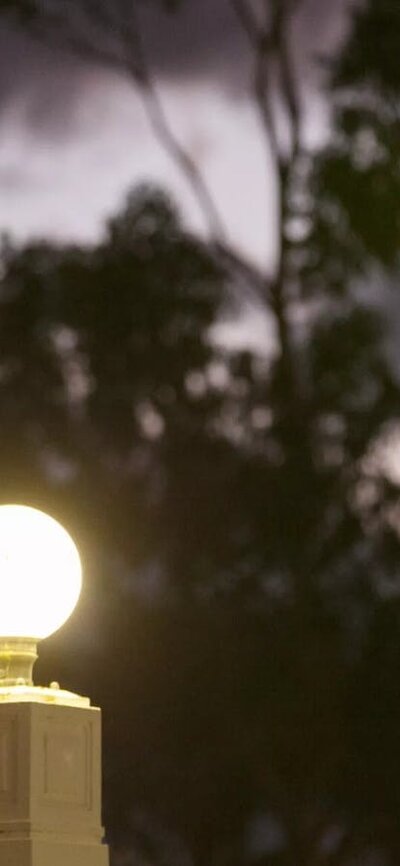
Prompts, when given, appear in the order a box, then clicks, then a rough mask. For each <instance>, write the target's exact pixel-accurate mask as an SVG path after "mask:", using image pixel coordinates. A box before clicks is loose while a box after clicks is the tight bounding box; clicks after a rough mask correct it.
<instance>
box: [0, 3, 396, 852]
mask: <svg viewBox="0 0 400 866" xmlns="http://www.w3.org/2000/svg"><path fill="white" fill-rule="evenodd" d="M182 2H183V0H182ZM179 5H180V4H179V3H170V4H168V6H169V10H170V11H174V12H175V11H176V12H179V8H178V7H179ZM3 6H4V8H6V6H8V7H10V6H13V7H14V9H16V8H17V7H18V8H19V12H20V15H21V16H22V17H21V18H20V21H21V22H22V24H23V25H24V26H26V27H27V28H28V29H29V30H30V31H31V32H32V33H34V34H35V35H37V36H40V37H41V38H45V39H47V40H49V41H51V43H52V44H57V45H60V44H61V45H63V46H64V47H65V48H66V49H69V50H74V51H78V52H79V53H80V54H82V55H83V56H85V57H87V58H88V60H91V61H95V62H97V63H104V64H107V65H111V66H112V67H113V68H115V69H118V70H120V71H122V72H123V73H124V74H125V75H127V76H128V77H129V79H130V80H131V81H132V83H133V84H134V86H135V88H136V89H138V90H139V92H140V93H141V95H142V97H143V99H144V102H145V106H146V108H147V111H148V115H149V119H150V121H151V123H152V127H153V130H154V131H155V133H156V134H157V135H158V137H159V139H160V141H161V143H162V144H163V145H164V147H166V149H167V150H168V152H169V154H170V156H171V157H172V158H173V159H174V160H175V162H176V163H177V164H178V166H179V167H180V169H181V170H182V171H183V173H184V175H185V177H186V179H187V180H188V182H189V183H190V184H191V187H192V190H193V192H194V193H195V195H196V196H197V199H198V202H199V204H200V206H201V207H202V209H203V213H204V216H205V218H206V220H207V224H208V227H209V230H210V240H209V243H208V244H204V243H200V242H199V241H196V240H195V239H194V238H192V237H190V236H189V235H188V234H187V233H186V232H185V230H184V229H183V227H182V225H181V223H180V221H179V218H178V217H177V216H176V214H175V213H174V210H173V208H171V206H170V204H169V202H168V201H167V200H166V199H165V198H164V197H163V196H162V195H161V194H160V193H158V192H156V191H136V192H135V193H134V194H132V195H131V196H130V197H129V199H128V201H127V205H126V207H125V209H124V210H123V211H122V212H121V213H120V214H118V215H117V216H116V217H115V218H114V219H113V220H111V221H110V223H109V225H108V229H107V233H106V236H105V238H104V239H103V241H102V242H101V243H99V245H98V246H97V247H96V248H94V249H92V250H81V249H63V248H54V247H53V246H51V245H49V244H42V245H31V246H28V247H27V248H25V249H22V250H19V249H13V248H12V246H10V245H7V244H6V245H5V247H4V251H3V279H2V289H1V296H0V302H1V317H0V413H1V425H0V445H1V449H0V466H1V473H2V481H3V495H4V497H5V498H8V499H9V498H11V496H12V498H14V499H15V498H22V497H23V498H25V499H28V500H31V501H32V500H33V501H35V502H37V504H42V503H46V507H48V508H49V507H50V505H49V503H51V504H52V508H53V510H55V511H56V512H58V513H60V516H63V517H64V519H66V520H67V521H69V522H70V523H72V524H73V523H74V522H76V534H77V535H78V537H79V536H80V537H81V541H82V546H83V549H84V551H86V557H87V560H88V564H89V574H91V578H90V581H89V589H88V590H87V596H86V605H85V603H84V605H83V608H82V612H81V613H80V614H79V616H80V622H79V623H78V621H76V622H77V625H76V626H70V627H69V628H71V629H74V628H75V631H74V632H73V634H74V640H75V641H76V642H77V645H78V646H79V629H80V628H81V625H82V620H83V621H84V622H85V623H86V627H87V623H88V622H89V621H90V619H89V617H90V616H91V615H92V614H93V608H95V609H96V610H97V616H98V617H99V629H101V634H102V642H101V645H99V646H97V647H92V648H90V649H89V647H85V650H84V651H85V654H86V655H85V661H86V662H87V663H85V665H84V666H83V665H82V663H81V657H79V658H77V659H76V660H74V659H72V660H70V661H69V662H68V663H67V662H66V668H65V679H66V681H67V685H68V679H69V678H70V679H71V682H72V683H74V685H75V687H76V684H81V688H82V689H85V690H86V689H87V690H88V691H90V693H91V694H92V695H93V697H94V699H98V700H100V701H101V703H102V704H103V705H104V707H105V709H106V741H107V744H108V745H107V755H109V758H106V806H107V811H106V819H107V824H108V826H109V832H110V835H111V839H112V842H113V848H114V857H115V863H120V864H127V863H129V864H130V863H131V862H132V858H133V856H134V855H133V851H135V856H137V858H139V857H140V858H141V860H139V862H142V863H143V864H147V863H149V864H150V863H152V864H153V863H154V864H169V863H172V862H173V863H174V864H183V866H184V864H194V866H206V864H207V866H209V864H213V866H233V864H236V866H249V864H251V863H254V864H257V863H258V864H259V866H261V864H264V866H267V864H270V866H272V864H278V863H279V864H282V866H293V864H294V863H296V864H298V866H303V864H304V866H306V864H307V866H312V864H326V866H328V864H331V866H333V864H341V866H346V864H349V866H350V864H355V863H365V862H376V863H381V864H389V863H393V862H397V860H398V851H399V844H400V842H399V833H398V829H397V826H396V823H397V822H396V820H395V816H396V810H397V804H398V797H397V792H396V778H397V777H398V775H399V771H400V767H399V766H398V758H397V755H398V749H397V740H396V736H397V735H396V730H399V725H398V724H397V726H395V724H394V722H395V720H396V721H397V722H399V721H400V719H399V718H398V715H399V709H400V702H399V699H398V690H397V683H396V674H397V666H396V659H397V658H398V649H396V647H398V638H397V639H396V640H395V638H394V633H395V631H396V629H397V619H398V617H397V613H396V606H397V605H396V604H395V603H394V602H389V601H388V600H386V601H385V602H381V599H382V598H384V597H385V596H386V595H387V594H390V593H397V592H398V578H397V570H398V563H399V542H398V517H397V513H398V506H397V498H398V484H397V483H396V471H395V466H394V462H393V460H392V459H391V457H390V450H389V451H388V448H389V446H388V444H387V443H388V442H390V441H392V442H395V440H396V436H398V434H397V427H396V422H397V419H398V414H399V392H398V383H397V371H396V370H395V369H393V365H392V363H391V362H392V359H391V357H390V351H389V341H388V337H387V330H388V329H387V327H386V323H385V320H384V316H383V311H381V309H380V308H379V305H378V306H377V304H376V303H373V301H374V298H373V297H372V295H373V292H374V291H375V292H376V287H377V286H378V285H379V286H380V285H381V284H382V285H383V283H384V282H385V280H386V279H387V275H388V274H390V277H391V279H392V280H393V281H396V269H397V245H398V225H399V213H398V201H399V200H400V199H399V196H398V195H397V186H398V181H399V178H398V159H397V146H396V142H397V132H398V107H397V102H398V84H397V80H396V75H398V72H397V63H396V59H395V56H394V51H395V48H396V47H397V39H396V38H395V35H394V34H396V33H397V34H398V11H397V10H396V9H395V7H394V4H393V3H389V2H386V3H382V2H372V0H370V2H369V4H367V5H366V7H365V8H364V9H363V10H361V11H360V12H357V15H356V17H355V21H354V27H353V30H352V32H351V35H350V38H349V40H348V42H347V43H346V45H345V46H344V48H343V50H342V52H341V53H340V56H338V58H337V60H336V62H335V64H334V68H333V70H331V85H330V93H331V95H332V97H333V98H334V101H335V114H334V118H333V131H332V136H331V142H330V144H329V146H328V147H327V148H326V149H324V150H323V151H322V152H319V153H310V152H309V151H308V150H307V148H306V146H305V143H304V135H303V118H302V100H301V94H300V93H299V90H298V86H297V83H296V75H295V64H294V58H293V55H292V52H291V48H290V46H291V44H292V43H291V34H292V29H291V28H292V25H293V16H294V15H297V14H300V12H301V7H302V3H301V2H293V0H271V2H270V3H268V4H267V3H265V4H261V3H260V5H259V7H255V5H254V4H252V3H250V2H246V0H232V2H231V6H232V10H233V12H234V13H235V14H236V16H237V21H238V25H239V26H240V27H241V28H242V29H243V33H244V35H245V36H246V38H247V39H248V43H249V46H250V48H251V50H252V52H253V58H254V80H253V90H252V95H253V97H254V101H255V105H256V107H257V110H258V111H259V114H260V118H261V122H262V125H261V130H262V133H263V135H265V142H266V152H267V150H268V155H269V157H270V156H271V154H272V156H273V162H274V166H275V170H276V175H277V179H278V181H279V190H280V195H279V202H278V206H277V220H278V225H279V229H280V231H279V234H280V245H279V250H278V255H277V267H276V271H275V273H274V274H273V275H272V276H271V275H268V274H266V273H265V274H263V273H260V272H259V271H258V270H257V269H256V268H255V267H253V265H252V264H251V263H248V262H246V261H244V260H243V258H242V257H241V256H239V254H238V253H237V251H236V250H235V249H234V248H233V247H232V246H231V245H230V243H229V240H228V238H227V234H226V231H225V229H224V226H223V224H222V220H221V217H220V214H219V213H218V209H217V206H216V204H215V202H214V199H213V196H212V193H211V191H210V190H209V189H208V186H207V184H206V181H205V180H204V178H203V177H202V175H201V173H200V171H199V168H198V166H197V165H196V164H195V162H194V161H193V159H192V157H191V155H190V154H187V153H186V152H185V151H184V149H183V148H182V146H181V144H180V143H179V142H178V139H177V138H176V136H175V133H174V130H173V128H171V126H170V125H169V123H168V120H167V118H166V115H165V113H164V109H163V106H162V103H161V101H160V98H159V95H158V90H157V88H156V83H155V81H154V75H153V72H152V70H151V69H150V68H149V64H148V61H147V59H146V56H145V52H144V47H143V39H142V35H141V27H140V23H141V9H142V5H141V4H140V3H139V2H133V0H130V2H125V0H118V2H116V0H112V2H111V0H74V2H72V0H69V2H68V3H64V2H60V0H57V2H56V0H40V2H39V0H24V2H21V3H19V4H18V3H8V4H3ZM175 7H176V8H175ZM161 14H164V13H163V12H162V11H161V4H160V15H161ZM385 34H386V35H387V34H389V36H390V38H389V39H388V41H386V36H385ZM383 40H384V45H385V50H383ZM272 69H274V70H275V71H276V70H278V73H279V74H277V75H276V74H274V75H271V70H272ZM277 81H278V82H279V86H277V84H276V82H277ZM276 98H278V99H279V103H280V106H281V109H282V111H283V112H284V117H285V125H286V130H287V135H286V136H285V141H281V138H282V136H280V135H279V134H278V129H277V123H276V112H274V111H273V109H272V106H273V104H274V100H275V99H276ZM238 287H239V288H240V289H241V290H242V291H246V292H247V293H248V295H250V296H251V297H252V298H253V299H254V301H255V300H256V301H257V303H258V304H259V305H262V308H263V309H264V310H266V311H267V313H268V315H269V317H270V319H271V322H272V323H273V325H274V334H275V337H274V342H273V345H272V346H271V347H270V351H269V354H268V356H267V355H266V357H263V358H260V357H257V356H256V355H255V354H254V353H251V352H248V353H240V354H238V353H234V352H228V351H227V350H226V351H222V350H218V349H217V348H216V347H215V346H214V345H213V343H212V341H211V340H210V333H209V329H210V326H211V325H212V324H213V323H214V322H215V320H216V316H217V314H218V310H219V309H220V308H221V304H224V303H227V302H228V301H229V300H231V299H232V295H234V297H237V294H236V293H237V289H238ZM233 290H235V291H234V292H233ZM392 451H393V448H392ZM387 454H389V456H387ZM99 540H101V542H100V544H99ZM95 544H96V545H97V546H100V554H95V552H94V550H95ZM95 571H96V573H97V575H98V576H96V577H94V573H95ZM101 580H102V582H101ZM96 595H97V596H98V598H97V600H96ZM193 600H195V602H196V603H195V604H193ZM84 602H85V600H84ZM78 626H79V628H78ZM65 634H66V635H67V636H68V635H71V632H70V631H69V632H68V630H67V632H65ZM63 639H64V638H63V637H62V636H61V637H56V638H54V639H53V642H49V646H50V649H48V650H47V652H48V656H47V664H48V665H49V664H50V661H51V657H52V652H55V651H56V648H57V646H58V645H59V644H58V643H57V642H58V641H60V640H63ZM65 640H67V638H65ZM80 640H82V638H81V639H80ZM52 647H53V649H52ZM45 662H46V660H45ZM45 662H44V668H43V670H46V664H45ZM125 662H126V663H125ZM128 666H129V670H128V672H127V668H128ZM383 672H385V676H383ZM363 789H365V790H363ZM368 858H369V859H368Z"/></svg>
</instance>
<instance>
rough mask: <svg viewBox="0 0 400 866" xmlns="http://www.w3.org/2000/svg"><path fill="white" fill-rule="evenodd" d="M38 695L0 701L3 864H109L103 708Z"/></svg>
mask: <svg viewBox="0 0 400 866" xmlns="http://www.w3.org/2000/svg"><path fill="white" fill-rule="evenodd" d="M32 692H33V690H31V693H30V694H25V695H24V696H23V697H21V698H20V699H19V698H18V696H15V695H12V694H10V697H9V698H8V699H7V700H4V699H3V701H1V700H0V864H1V866H108V862H109V861H108V849H107V847H106V846H105V845H104V844H103V828H102V825H101V713H100V710H99V709H97V708H96V707H91V706H88V701H87V699H86V700H85V699H82V703H81V704H79V700H78V699H77V701H78V703H77V705H76V706H74V705H73V703H72V702H70V703H69V705H68V703H67V704H63V703H62V697H61V695H60V696H58V698H57V697H54V695H53V697H52V698H50V697H49V696H48V692H49V690H42V694H41V693H40V690H38V694H37V698H36V699H35V697H32ZM44 693H46V694H44Z"/></svg>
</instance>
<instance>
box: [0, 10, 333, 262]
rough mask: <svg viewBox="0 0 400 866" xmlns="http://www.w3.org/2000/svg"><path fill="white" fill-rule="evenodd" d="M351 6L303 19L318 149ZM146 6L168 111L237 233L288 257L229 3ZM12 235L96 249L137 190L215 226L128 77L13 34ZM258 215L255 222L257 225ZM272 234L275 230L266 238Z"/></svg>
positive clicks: (7, 57)
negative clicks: (147, 185) (153, 188)
mask: <svg viewBox="0 0 400 866" xmlns="http://www.w3.org/2000/svg"><path fill="white" fill-rule="evenodd" d="M345 8H346V0H325V2H322V0H304V2H303V6H302V12H301V15H299V16H298V17H297V19H296V21H295V27H294V31H293V37H294V39H295V43H296V46H297V63H298V73H299V81H300V80H301V82H302V88H303V97H304V100H305V107H306V128H307V135H308V137H309V140H311V141H313V140H315V139H318V137H319V136H320V135H321V130H323V129H325V128H326V119H327V112H326V106H324V105H323V103H322V102H321V99H320V98H319V97H318V95H317V92H318V80H319V75H318V73H317V71H316V54H317V53H320V52H325V51H329V50H330V48H332V46H333V45H335V43H336V42H337V40H338V39H340V37H341V35H342V33H343V21H344V9H345ZM161 21H162V25H161V24H160V14H159V13H157V14H156V13H155V11H154V7H153V4H150V3H149V5H148V7H147V9H145V20H144V26H145V36H146V43H147V48H148V52H149V54H150V55H151V58H152V61H153V64H154V67H155V69H156V70H157V77H158V82H159V86H160V89H161V91H162V94H163V96H164V100H165V105H166V107H167V108H168V112H169V114H170V117H171V118H172V119H173V121H174V124H175V127H176V130H178V131H179V135H180V137H181V140H182V142H183V143H184V144H185V146H186V147H187V148H188V149H189V150H190V152H191V153H192V154H193V155H195V157H196V159H197V160H198V162H199V164H200V165H201V167H202V169H203V171H204V173H205V174H206V176H207V178H208V181H209V184H210V185H211V187H212V188H213V191H214V195H215V197H216V200H217V202H218V204H219V207H220V210H221V211H222V213H223V214H224V216H225V218H226V220H227V223H228V226H229V230H230V233H231V237H232V238H233V239H234V240H235V242H236V243H237V244H238V245H239V246H241V247H242V248H244V249H245V250H246V251H247V252H248V253H250V254H252V255H254V256H256V257H257V258H258V259H259V260H260V261H261V260H264V261H265V260H266V259H267V260H268V258H269V257H270V256H271V251H272V250H273V247H274V226H273V220H272V219H271V202H273V200H274V184H273V176H272V173H270V172H268V161H267V160H266V158H265V150H264V148H263V147H262V144H261V141H260V137H259V135H258V120H257V116H256V114H255V112H254V109H253V106H252V104H251V102H250V100H249V98H248V84H249V75H250V64H249V61H250V55H249V53H248V50H247V46H246V41H245V40H244V38H243V34H242V33H241V32H240V30H239V28H238V24H237V22H236V20H235V18H234V16H233V13H232V11H231V9H230V7H229V2H228V0H191V2H187V3H186V7H185V4H183V12H181V13H180V15H179V16H167V15H163V16H161ZM0 117H1V135H0V191H1V195H0V228H1V230H3V231H6V232H10V233H11V234H12V235H14V236H15V237H17V238H22V239H24V238H26V237H29V236H32V235H35V236H38V235H39V236H47V237H53V238H59V239H66V240H70V239H82V240H92V239H94V238H96V237H98V235H99V232H100V231H101V225H102V222H103V221H104V218H105V216H106V215H107V214H109V213H110V212H111V211H113V210H115V208H116V207H118V205H119V203H120V202H121V200H122V198H123V195H124V193H125V192H126V190H127V189H128V188H129V187H130V186H132V185H134V184H135V183H137V182H140V181H153V182H154V181H155V182H158V183H161V184H162V185H163V186H164V187H166V188H167V189H169V190H170V191H171V192H172V193H173V194H174V196H175V197H176V198H177V200H178V201H179V203H180V205H181V207H182V208H183V209H184V213H185V216H186V218H187V219H188V220H189V222H190V224H191V225H192V226H193V227H194V228H196V229H201V218H200V216H199V214H198V212H197V208H196V205H194V203H193V201H192V199H191V196H190V194H189V193H188V191H187V188H186V186H185V184H184V183H183V182H182V179H181V178H180V177H179V176H177V174H176V171H175V170H174V168H173V166H171V163H170V162H169V160H168V159H167V157H166V156H165V155H164V154H163V153H162V152H161V151H160V148H159V146H158V145H157V143H156V142H155V141H154V138H153V136H152V135H151V133H149V129H148V125H147V121H146V118H145V116H144V114H143V111H142V108H141V106H140V104H139V101H138V99H137V97H136V96H135V95H134V93H133V91H132V89H131V87H130V86H129V85H128V84H127V82H126V81H124V80H123V78H122V77H119V76H118V75H116V74H115V75H114V74H112V73H110V72H105V71H104V70H103V69H100V68H98V67H95V66H93V65H90V64H88V63H84V62H82V61H77V60H76V59H75V58H71V57H69V56H67V55H66V54H65V53H63V52H60V51H59V50H58V51H55V50H54V51H53V50H51V49H48V48H44V47H43V46H39V45H37V44H34V43H32V42H30V41H29V40H27V39H26V38H24V37H22V36H20V35H17V34H15V33H12V32H11V31H10V29H9V27H8V26H6V24H5V23H4V22H3V23H2V25H1V33H0ZM249 214H250V217H249ZM266 226H267V227H268V226H269V230H268V231H266Z"/></svg>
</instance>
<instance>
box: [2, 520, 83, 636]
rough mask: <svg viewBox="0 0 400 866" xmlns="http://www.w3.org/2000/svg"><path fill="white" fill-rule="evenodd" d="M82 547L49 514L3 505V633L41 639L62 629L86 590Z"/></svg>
mask: <svg viewBox="0 0 400 866" xmlns="http://www.w3.org/2000/svg"><path fill="white" fill-rule="evenodd" d="M81 585H82V568H81V562H80V559H79V554H78V551H77V549H76V547H75V544H74V542H73V541H72V538H71V537H70V536H69V535H68V533H67V532H66V530H65V529H63V527H62V526H61V525H60V524H59V523H57V521H56V520H54V519H53V518H52V517H49V515H48V514H44V512H43V511H38V510H37V509H36V508H28V507H27V506H25V505H2V506H0V636H1V637H10V638H11V637H26V638H34V639H35V640H40V639H42V638H45V637H48V635H50V634H52V633H53V632H55V631H57V629H59V628H60V626H62V625H63V623H64V622H65V621H66V620H67V619H68V617H69V616H70V614H71V613H72V611H73V609H74V607H75V605H76V603H77V601H78V598H79V595H80V591H81Z"/></svg>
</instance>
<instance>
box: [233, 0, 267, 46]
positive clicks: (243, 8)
mask: <svg viewBox="0 0 400 866" xmlns="http://www.w3.org/2000/svg"><path fill="white" fill-rule="evenodd" d="M231 6H232V9H233V11H234V12H235V15H236V17H237V19H238V21H239V23H240V25H241V26H242V28H243V30H244V32H245V33H246V35H247V37H248V39H249V41H250V43H251V44H252V45H253V46H254V47H255V46H257V45H258V42H259V40H260V36H261V30H260V26H259V24H258V21H257V19H256V16H255V15H254V13H253V10H252V9H251V7H250V5H249V4H248V3H246V0H231Z"/></svg>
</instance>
